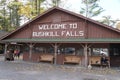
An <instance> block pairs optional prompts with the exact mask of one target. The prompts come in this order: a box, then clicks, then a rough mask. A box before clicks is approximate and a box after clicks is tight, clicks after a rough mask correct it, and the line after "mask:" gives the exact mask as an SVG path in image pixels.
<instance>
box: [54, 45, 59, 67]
mask: <svg viewBox="0 0 120 80" xmlns="http://www.w3.org/2000/svg"><path fill="white" fill-rule="evenodd" d="M57 48H58V46H57V43H55V45H54V52H55V53H54V64H55V65H56V64H57Z"/></svg>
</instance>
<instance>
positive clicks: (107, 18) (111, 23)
mask: <svg viewBox="0 0 120 80" xmlns="http://www.w3.org/2000/svg"><path fill="white" fill-rule="evenodd" d="M102 18H103V19H102V20H99V22H101V23H103V24H106V25H108V26H115V23H116V22H117V21H118V19H116V20H113V19H112V17H111V16H103V17H102Z"/></svg>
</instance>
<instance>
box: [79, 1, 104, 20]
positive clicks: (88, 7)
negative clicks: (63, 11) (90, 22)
mask: <svg viewBox="0 0 120 80" xmlns="http://www.w3.org/2000/svg"><path fill="white" fill-rule="evenodd" d="M82 3H83V4H84V7H82V8H81V10H80V13H81V14H83V15H84V16H86V17H89V18H92V17H94V16H98V15H99V14H100V13H102V12H103V11H104V10H103V8H101V7H100V6H99V5H98V0H84V1H83V2H82Z"/></svg>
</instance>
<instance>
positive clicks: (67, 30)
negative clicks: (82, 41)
mask: <svg viewBox="0 0 120 80" xmlns="http://www.w3.org/2000/svg"><path fill="white" fill-rule="evenodd" d="M32 37H33V38H46V37H48V38H73V37H79V38H80V37H81V38H82V37H84V29H83V28H82V27H80V25H78V23H61V24H39V25H36V26H34V28H33V32H32Z"/></svg>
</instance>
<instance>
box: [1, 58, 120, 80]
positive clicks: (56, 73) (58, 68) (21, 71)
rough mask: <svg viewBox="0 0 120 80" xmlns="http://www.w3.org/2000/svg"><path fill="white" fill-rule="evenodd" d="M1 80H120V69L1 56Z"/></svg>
mask: <svg viewBox="0 0 120 80" xmlns="http://www.w3.org/2000/svg"><path fill="white" fill-rule="evenodd" d="M0 80H120V69H119V68H110V69H108V68H93V69H92V70H88V69H86V68H84V67H81V66H79V65H53V64H50V63H33V62H25V61H22V60H17V59H15V61H4V57H3V56H0Z"/></svg>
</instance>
